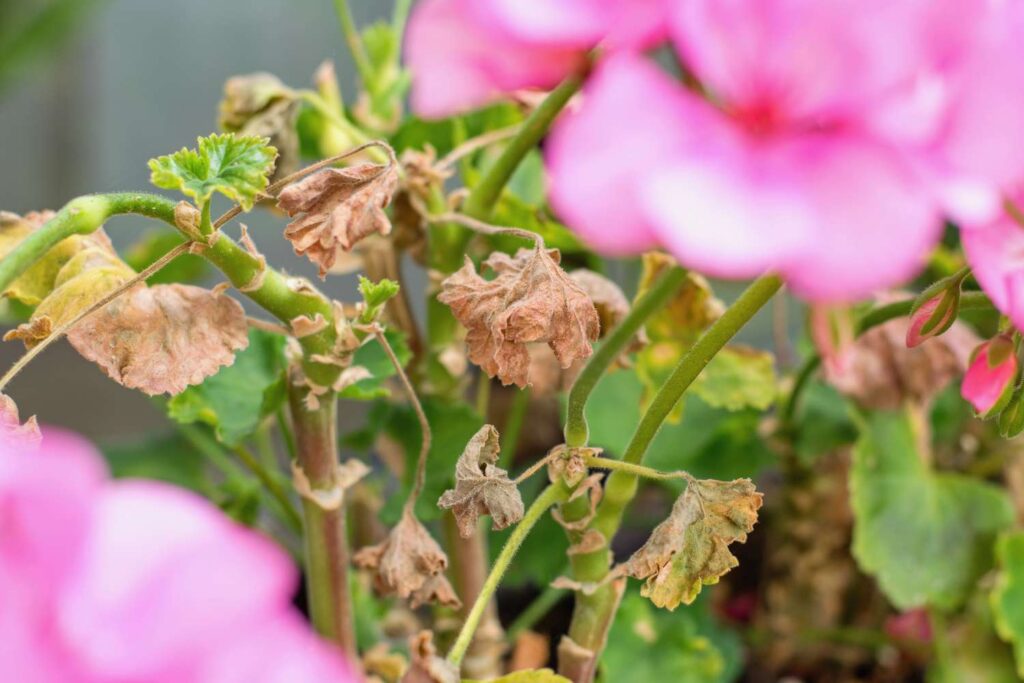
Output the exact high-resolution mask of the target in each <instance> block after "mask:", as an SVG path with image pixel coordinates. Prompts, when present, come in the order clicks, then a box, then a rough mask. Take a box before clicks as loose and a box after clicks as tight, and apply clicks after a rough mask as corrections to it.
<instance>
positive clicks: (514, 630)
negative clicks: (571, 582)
mask: <svg viewBox="0 0 1024 683" xmlns="http://www.w3.org/2000/svg"><path fill="white" fill-rule="evenodd" d="M563 573H564V572H563ZM563 597H565V589H564V588H555V587H553V586H548V587H547V588H545V589H544V590H543V592H541V594H540V595H538V596H537V597H536V598H534V600H533V602H531V603H530V604H529V605H527V606H526V608H525V609H524V610H523V611H522V612H520V613H519V616H518V617H516V619H515V621H513V622H512V623H511V624H510V625H509V627H508V639H509V640H510V641H511V642H513V643H514V642H515V641H516V638H518V637H519V634H520V633H522V632H523V631H527V630H529V629H531V628H533V626H534V624H536V623H537V622H538V621H540V620H541V619H543V618H544V616H545V615H546V614H547V613H548V612H550V611H551V609H552V608H553V607H554V606H555V605H557V604H558V602H559V601H560V600H561V599H562V598H563Z"/></svg>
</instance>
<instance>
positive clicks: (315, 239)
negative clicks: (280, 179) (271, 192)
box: [277, 164, 398, 277]
mask: <svg viewBox="0 0 1024 683" xmlns="http://www.w3.org/2000/svg"><path fill="white" fill-rule="evenodd" d="M397 184H398V172H397V168H396V167H395V165H394V164H388V165H386V166H381V165H379V164H358V165H356V166H349V167H347V168H329V169H326V170H323V171H319V172H318V173H314V174H313V175H311V176H308V177H306V178H304V179H303V180H300V181H299V182H297V183H295V184H294V185H290V186H288V187H287V188H285V189H284V190H283V191H282V192H281V194H280V195H279V196H278V198H277V205H278V207H279V208H281V209H282V210H284V211H286V212H287V213H288V215H289V216H292V217H295V216H296V215H298V214H304V215H303V216H302V217H300V218H297V219H296V220H294V221H292V222H291V223H289V224H288V227H286V228H285V231H284V236H285V237H286V238H287V239H288V240H289V241H290V242H291V243H292V246H293V247H294V248H295V253H297V254H305V255H306V257H307V258H309V260H310V261H312V262H313V263H316V264H317V265H318V266H319V267H320V277H324V276H325V275H326V274H327V272H328V271H329V270H330V269H331V267H332V266H333V265H334V262H335V260H337V258H338V252H339V251H349V250H351V249H352V247H353V245H355V243H356V242H358V241H359V240H361V239H363V238H364V237H366V236H368V235H372V234H374V233H379V234H381V235H387V234H388V233H389V232H391V223H390V221H388V217H387V214H385V213H384V207H386V206H387V205H388V202H390V201H391V195H392V194H393V193H394V191H395V187H396V186H397Z"/></svg>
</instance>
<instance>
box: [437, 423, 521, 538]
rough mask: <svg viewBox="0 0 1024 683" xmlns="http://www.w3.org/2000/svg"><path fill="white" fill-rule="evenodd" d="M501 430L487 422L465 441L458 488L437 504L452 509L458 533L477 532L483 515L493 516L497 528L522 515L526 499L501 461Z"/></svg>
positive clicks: (457, 475)
mask: <svg viewBox="0 0 1024 683" xmlns="http://www.w3.org/2000/svg"><path fill="white" fill-rule="evenodd" d="M499 449H500V444H499V442H498V430H497V429H495V428H494V427H493V426H492V425H484V426H483V427H481V428H480V431H478V432H477V433H476V434H474V435H473V438H471V439H470V440H469V443H467V444H466V448H465V450H463V451H462V455H461V456H460V457H459V461H458V462H457V463H456V464H455V488H454V489H449V490H447V491H445V492H444V494H443V495H442V496H441V498H440V500H438V501H437V504H438V506H440V507H441V508H442V509H445V510H451V511H452V512H453V513H454V514H455V519H456V520H457V521H458V525H459V534H460V535H461V536H462V537H463V538H469V537H470V536H472V535H473V533H474V532H475V531H476V521H477V518H478V517H479V516H480V515H490V516H491V520H492V522H493V524H492V526H491V528H492V529H493V530H495V531H498V530H500V529H504V528H505V527H508V526H510V525H512V524H515V523H516V522H518V521H519V520H520V519H522V518H523V498H522V496H521V495H519V489H518V488H516V484H515V482H514V481H512V480H511V479H509V477H508V472H507V471H505V470H503V469H502V468H500V467H497V466H496V464H495V463H497V462H498V451H499Z"/></svg>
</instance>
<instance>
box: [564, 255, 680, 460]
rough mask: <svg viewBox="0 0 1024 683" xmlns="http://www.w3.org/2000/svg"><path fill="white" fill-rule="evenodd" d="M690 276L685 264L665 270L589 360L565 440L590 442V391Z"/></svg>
mask: <svg viewBox="0 0 1024 683" xmlns="http://www.w3.org/2000/svg"><path fill="white" fill-rule="evenodd" d="M685 278H686V271H685V270H683V269H682V268H678V267H673V268H669V269H668V270H666V271H665V272H664V273H662V274H661V275H660V276H659V277H658V279H657V280H655V282H654V285H653V286H652V287H651V288H650V289H649V290H647V291H646V292H645V293H644V294H643V296H641V297H640V298H639V299H638V300H637V301H636V303H635V304H633V307H632V308H631V309H630V311H629V314H628V315H627V316H626V317H625V318H623V320H622V322H620V323H619V325H618V327H616V328H615V329H614V330H613V331H612V333H611V334H610V335H608V338H607V339H605V340H604V343H602V344H601V346H600V347H599V348H598V349H597V351H595V352H594V355H593V356H591V357H590V360H589V361H587V365H586V367H584V368H583V371H582V372H580V374H579V376H577V377H576V381H575V382H573V385H572V389H571V390H570V391H569V399H568V409H567V412H566V417H565V443H566V445H567V446H570V447H573V448H576V447H580V446H586V445H587V439H588V438H589V429H588V427H587V418H586V416H585V415H584V410H583V409H584V408H585V407H586V404H587V399H588V398H589V397H590V393H591V392H592V391H593V390H594V387H596V386H597V383H598V382H599V381H600V379H601V377H603V376H604V373H605V371H606V370H608V368H609V367H610V366H611V364H612V363H614V362H615V359H616V358H618V357H619V356H620V355H622V352H623V350H624V349H625V348H626V347H627V346H628V345H629V344H630V342H631V341H632V340H633V339H634V337H636V333H637V332H638V331H639V330H640V326H641V325H643V324H644V322H646V321H647V319H648V318H649V317H651V314H652V313H654V312H655V311H657V310H658V309H660V308H662V307H664V306H665V304H666V303H668V300H669V299H671V298H672V295H673V294H675V293H676V291H678V290H679V287H680V285H682V283H683V280H684V279H685Z"/></svg>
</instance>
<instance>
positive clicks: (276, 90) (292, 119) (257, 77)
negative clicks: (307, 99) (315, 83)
mask: <svg viewBox="0 0 1024 683" xmlns="http://www.w3.org/2000/svg"><path fill="white" fill-rule="evenodd" d="M299 105H300V101H299V100H298V99H297V98H296V97H295V93H294V92H293V91H292V90H291V89H290V88H289V87H288V86H286V85H285V84H284V83H282V82H281V81H280V80H279V79H278V78H277V76H274V75H273V74H269V73H262V72H260V73H252V74H246V75H243V76H232V77H231V78H229V79H228V80H227V82H226V83H225V84H224V99H222V100H221V102H220V120H219V123H220V127H221V129H223V130H225V131H227V132H229V133H241V134H244V135H256V136H259V137H266V138H270V144H271V145H272V146H273V147H274V148H275V149H277V150H278V158H277V164H276V166H275V167H274V177H277V178H279V177H282V176H285V175H287V174H289V173H291V172H292V171H294V170H295V169H296V168H298V165H299V134H298V132H297V130H296V128H295V125H296V121H297V119H298V116H299Z"/></svg>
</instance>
